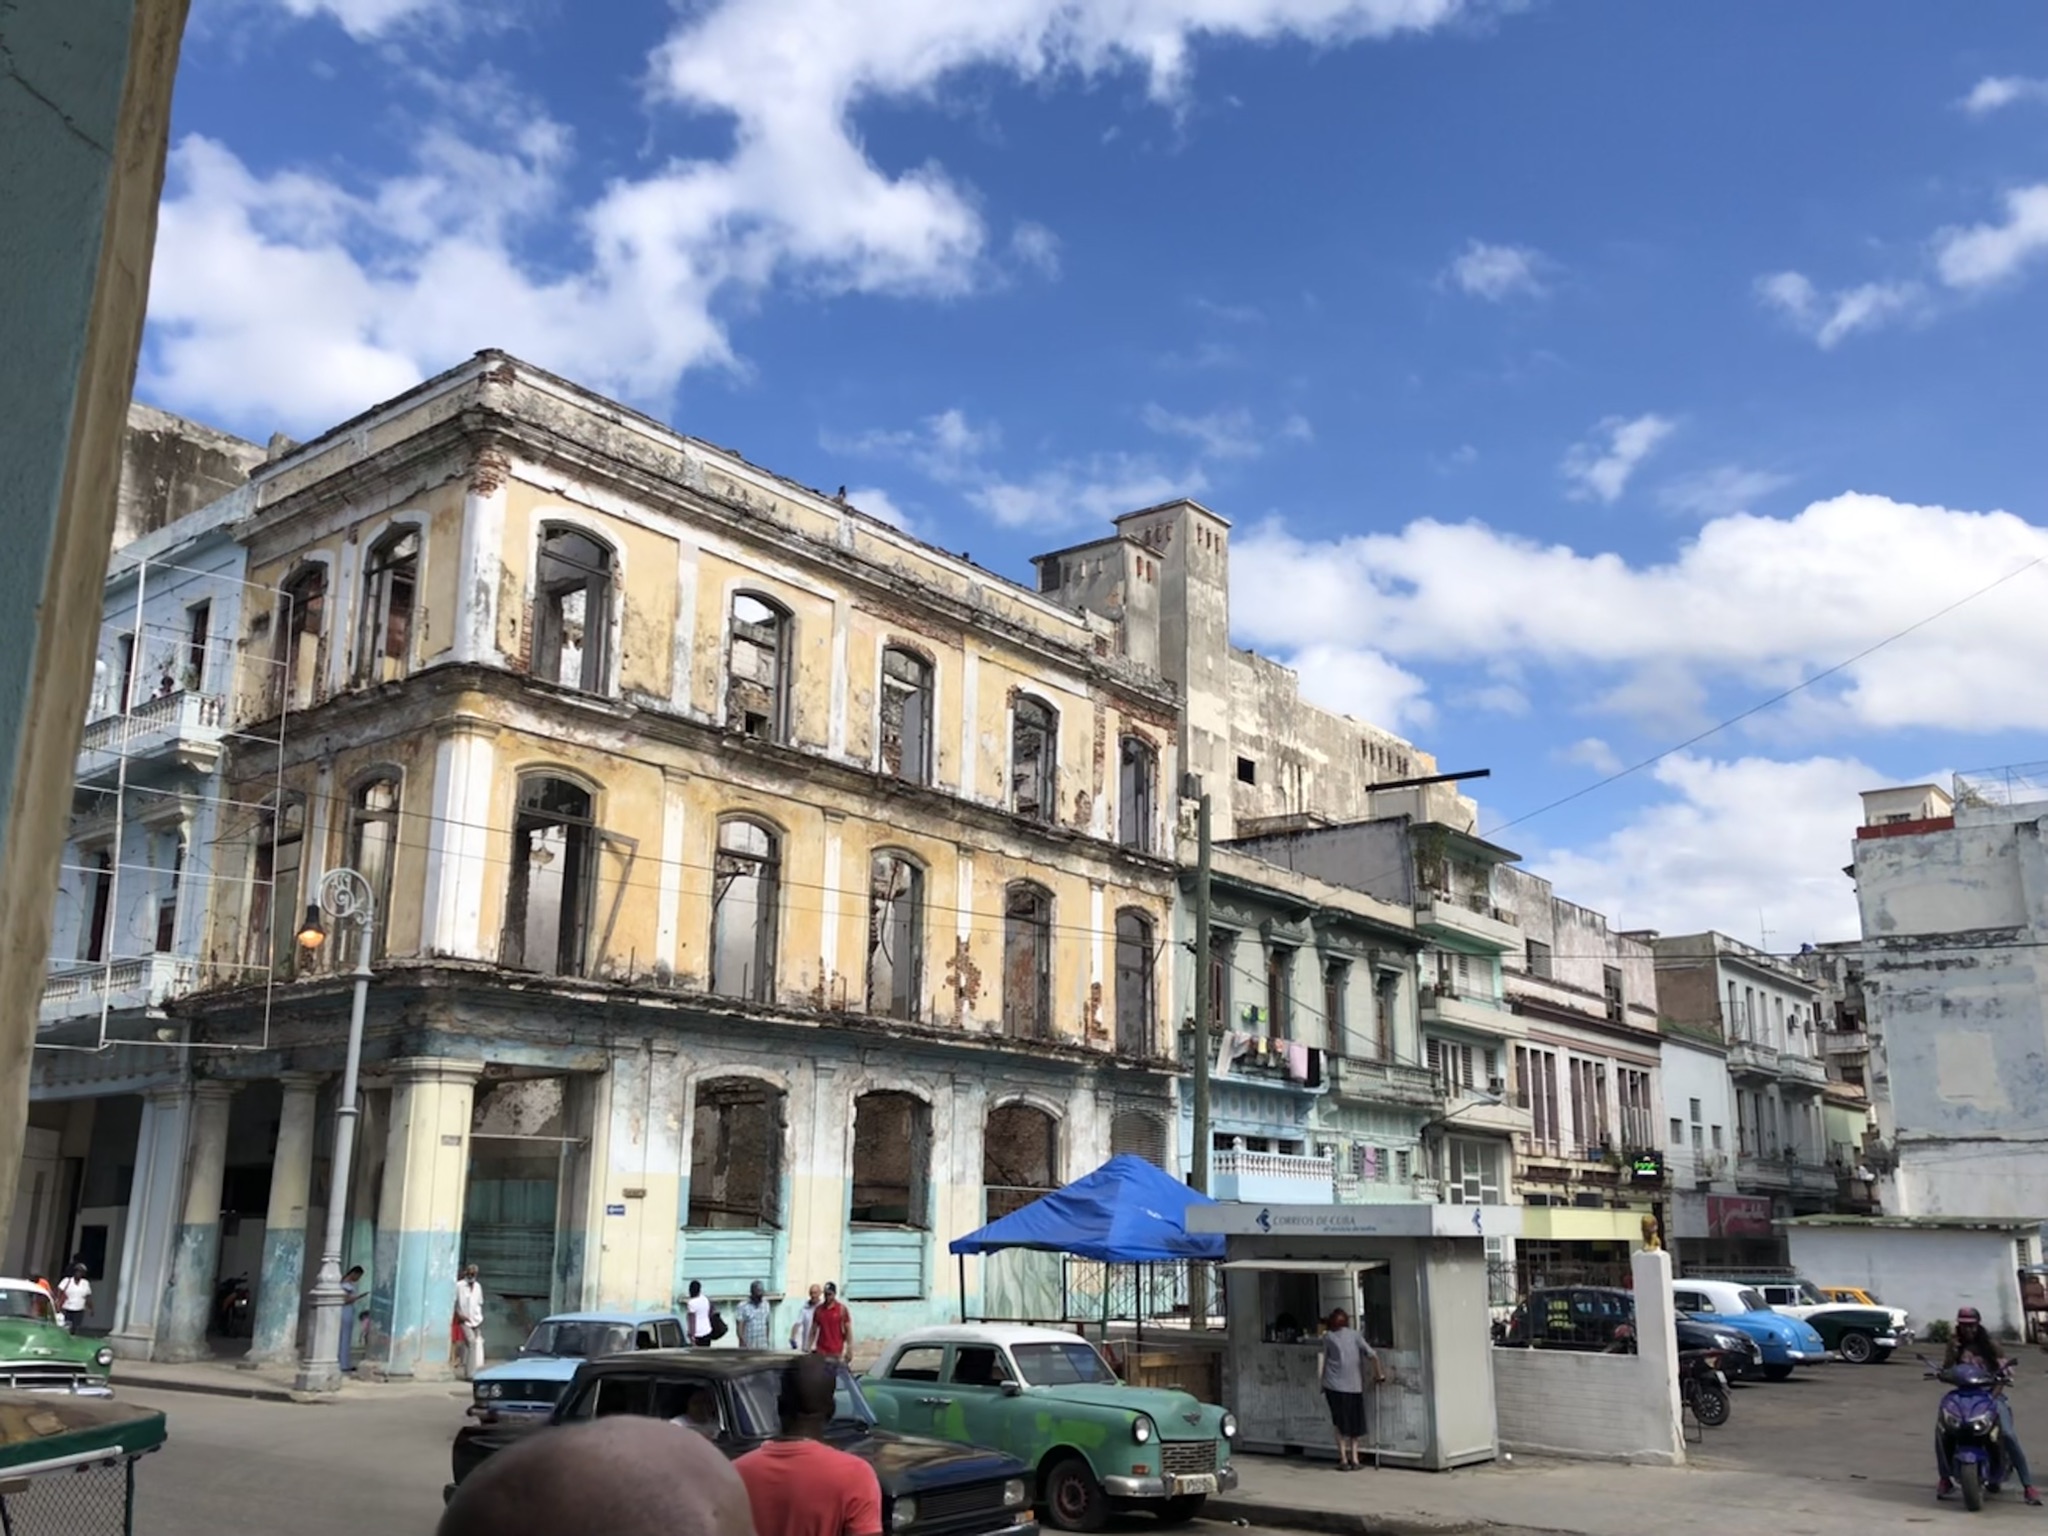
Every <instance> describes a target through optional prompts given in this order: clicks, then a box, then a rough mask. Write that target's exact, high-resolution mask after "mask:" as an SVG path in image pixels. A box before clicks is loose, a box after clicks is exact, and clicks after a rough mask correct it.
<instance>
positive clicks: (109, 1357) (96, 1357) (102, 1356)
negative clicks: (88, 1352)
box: [92, 1344, 114, 1371]
mask: <svg viewBox="0 0 2048 1536" xmlns="http://www.w3.org/2000/svg"><path fill="white" fill-rule="evenodd" d="M92 1363H93V1364H94V1365H96V1366H98V1367H99V1368H100V1369H101V1370H103V1371H104V1370H105V1369H106V1368H107V1367H108V1366H110V1365H112V1364H113V1363H114V1352H113V1351H112V1350H111V1349H109V1348H107V1346H106V1345H104V1344H102V1345H101V1346H100V1347H99V1348H98V1349H96V1350H94V1351H93V1356H92Z"/></svg>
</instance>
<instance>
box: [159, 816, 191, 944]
mask: <svg viewBox="0 0 2048 1536" xmlns="http://www.w3.org/2000/svg"><path fill="white" fill-rule="evenodd" d="M158 858H159V860H160V861H161V862H160V865H159V868H160V870H161V878H160V880H159V884H158V892H157V899H156V952H157V953H158V954H160V955H168V954H172V953H174V952H175V951H176V950H177V947H178V886H179V883H180V882H181V881H182V880H183V879H184V875H185V839H184V838H182V837H180V836H179V835H178V834H177V833H175V832H168V833H165V834H164V836H163V840H162V842H161V844H160V846H159V852H158Z"/></svg>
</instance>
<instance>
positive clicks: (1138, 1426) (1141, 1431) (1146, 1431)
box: [1131, 1413, 1152, 1445]
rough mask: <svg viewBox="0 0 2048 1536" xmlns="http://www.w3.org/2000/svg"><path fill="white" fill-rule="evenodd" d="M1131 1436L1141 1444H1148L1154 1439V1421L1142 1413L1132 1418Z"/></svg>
mask: <svg viewBox="0 0 2048 1536" xmlns="http://www.w3.org/2000/svg"><path fill="white" fill-rule="evenodd" d="M1131 1438H1132V1439H1133V1440H1135V1441H1137V1442H1138V1444H1140V1445H1146V1444H1148V1443H1150V1441H1151V1439H1152V1421H1151V1420H1150V1419H1148V1418H1146V1417H1145V1415H1144V1414H1142V1413H1141V1414H1139V1415H1138V1416H1137V1417H1136V1418H1135V1419H1133V1420H1131Z"/></svg>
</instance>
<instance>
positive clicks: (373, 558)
mask: <svg viewBox="0 0 2048 1536" xmlns="http://www.w3.org/2000/svg"><path fill="white" fill-rule="evenodd" d="M419 571H420V534H419V530H418V529H417V528H397V529H393V530H392V531H391V532H390V533H387V534H386V535H385V536H384V537H383V538H381V539H379V540H378V541H377V543H376V544H375V545H373V546H372V547H371V549H370V557H369V559H368V560H366V561H365V562H364V565H363V612H362V629H361V632H360V633H359V634H358V635H357V636H356V677H357V680H358V681H361V682H365V683H388V682H391V681H392V680H394V679H396V678H400V677H403V676H405V666H406V657H407V654H408V650H409V648H410V646H411V644H412V610H413V601H414V594H415V591H416V589H417V588H418V586H419Z"/></svg>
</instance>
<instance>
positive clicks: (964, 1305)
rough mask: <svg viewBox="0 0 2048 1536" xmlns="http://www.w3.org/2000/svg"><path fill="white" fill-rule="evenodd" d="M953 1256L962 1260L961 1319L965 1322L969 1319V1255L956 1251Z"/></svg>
mask: <svg viewBox="0 0 2048 1536" xmlns="http://www.w3.org/2000/svg"><path fill="white" fill-rule="evenodd" d="M953 1257H954V1258H956V1259H958V1260H959V1261H960V1321H961V1322H963V1323H964V1322H966V1321H967V1255H966V1254H964V1253H956V1254H954V1255H953Z"/></svg>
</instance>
